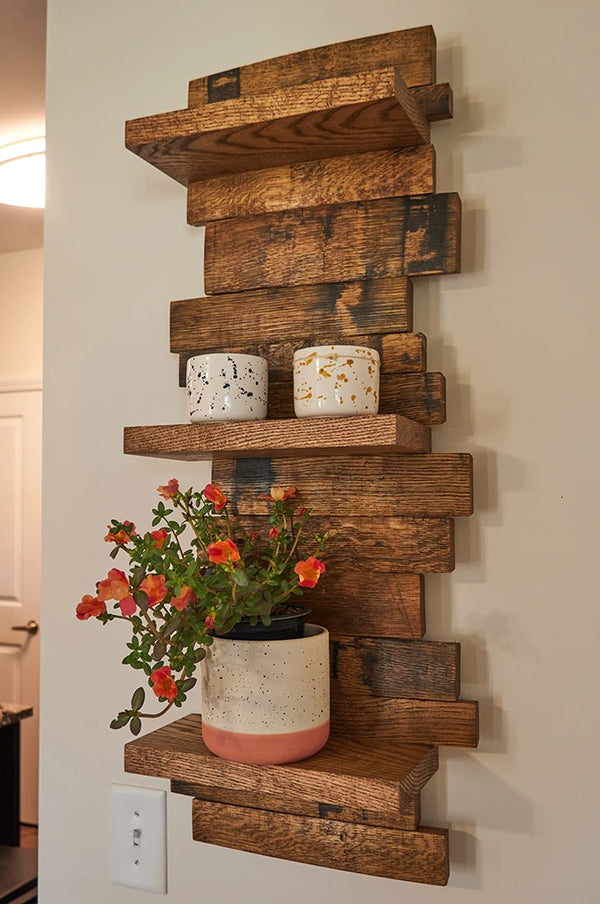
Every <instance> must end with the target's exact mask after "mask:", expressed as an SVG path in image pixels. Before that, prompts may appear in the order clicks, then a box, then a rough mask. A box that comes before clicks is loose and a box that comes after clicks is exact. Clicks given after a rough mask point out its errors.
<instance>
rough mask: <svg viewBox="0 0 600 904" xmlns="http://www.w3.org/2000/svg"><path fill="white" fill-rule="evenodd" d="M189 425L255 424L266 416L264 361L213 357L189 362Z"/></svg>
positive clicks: (234, 355) (260, 359) (226, 356)
mask: <svg viewBox="0 0 600 904" xmlns="http://www.w3.org/2000/svg"><path fill="white" fill-rule="evenodd" d="M186 387H187V395H188V404H189V413H190V421H191V422H192V423H193V424H196V423H201V422H204V423H206V422H207V421H258V420H261V419H263V418H266V416H267V394H268V387H269V373H268V365H267V361H266V360H265V358H258V357H256V356H255V355H237V354H226V353H215V354H209V355H195V356H194V357H193V358H189V359H188V362H187V370H186Z"/></svg>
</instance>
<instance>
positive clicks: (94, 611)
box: [76, 593, 106, 621]
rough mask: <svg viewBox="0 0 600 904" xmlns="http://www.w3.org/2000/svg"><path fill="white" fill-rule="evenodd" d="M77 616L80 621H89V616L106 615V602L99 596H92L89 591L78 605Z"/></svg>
mask: <svg viewBox="0 0 600 904" xmlns="http://www.w3.org/2000/svg"><path fill="white" fill-rule="evenodd" d="M76 612H77V618H78V619H79V621H87V620H88V618H91V617H92V616H95V617H96V618H97V617H98V616H99V615H104V613H105V612H106V603H103V602H102V601H101V600H99V599H98V597H97V596H90V595H89V593H87V594H86V595H85V596H84V597H83V599H82V600H81V602H80V603H79V605H78V606H77V610H76Z"/></svg>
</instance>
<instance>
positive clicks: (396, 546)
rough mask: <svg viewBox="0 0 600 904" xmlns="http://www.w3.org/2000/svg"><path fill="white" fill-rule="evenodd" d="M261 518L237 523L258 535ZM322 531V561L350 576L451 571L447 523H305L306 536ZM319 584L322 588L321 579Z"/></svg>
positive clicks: (451, 545)
mask: <svg viewBox="0 0 600 904" xmlns="http://www.w3.org/2000/svg"><path fill="white" fill-rule="evenodd" d="M265 518H266V516H264V515H248V516H242V517H241V518H240V521H239V523H240V524H242V525H244V526H245V527H246V530H248V531H249V532H254V533H259V534H260V532H261V531H264V524H265ZM324 531H328V533H329V537H328V541H327V552H326V554H325V555H324V561H325V562H326V563H327V561H329V560H331V561H332V562H335V564H336V567H337V568H342V567H345V568H347V569H348V570H349V571H351V572H352V573H353V574H354V575H356V573H357V572H359V571H364V572H365V573H367V574H371V573H372V572H390V571H392V572H398V571H401V572H412V573H415V574H422V573H432V572H450V571H453V570H454V522H453V520H452V518H425V517H401V518H387V517H378V518H369V517H364V516H363V517H354V518H339V517H335V516H325V517H323V518H320V517H314V518H311V532H312V533H323V532H324ZM307 536H309V534H307ZM305 545H307V544H305ZM321 580H322V581H323V582H324V583H325V575H324V576H323V577H322V578H321ZM319 583H320V582H319Z"/></svg>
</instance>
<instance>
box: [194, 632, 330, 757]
mask: <svg viewBox="0 0 600 904" xmlns="http://www.w3.org/2000/svg"><path fill="white" fill-rule="evenodd" d="M201 684H202V737H203V739H204V743H205V744H206V746H207V747H208V748H209V750H211V751H212V752H213V753H215V754H216V755H217V756H220V757H222V758H223V759H226V760H233V761H234V762H237V763H252V764H257V765H272V764H274V763H292V762H296V761H297V760H302V759H305V758H306V757H309V756H312V755H313V754H314V753H316V752H317V751H318V750H320V749H321V747H323V745H324V744H325V743H326V742H327V738H328V737H329V633H328V632H327V631H326V630H325V628H320V627H318V626H317V625H305V627H304V637H300V638H295V639H293V640H232V639H230V638H225V637H215V638H214V642H213V644H212V646H211V647H209V648H208V652H207V655H206V658H205V659H204V660H203V661H202V664H201Z"/></svg>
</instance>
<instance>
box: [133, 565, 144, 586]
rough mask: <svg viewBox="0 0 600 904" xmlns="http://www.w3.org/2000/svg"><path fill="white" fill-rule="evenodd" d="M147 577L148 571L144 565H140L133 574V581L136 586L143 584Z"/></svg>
mask: <svg viewBox="0 0 600 904" xmlns="http://www.w3.org/2000/svg"><path fill="white" fill-rule="evenodd" d="M145 577H146V569H145V568H144V566H143V565H138V567H137V568H134V569H133V571H132V572H131V580H132V583H134V584H141V583H142V581H143V580H144V578H145Z"/></svg>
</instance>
